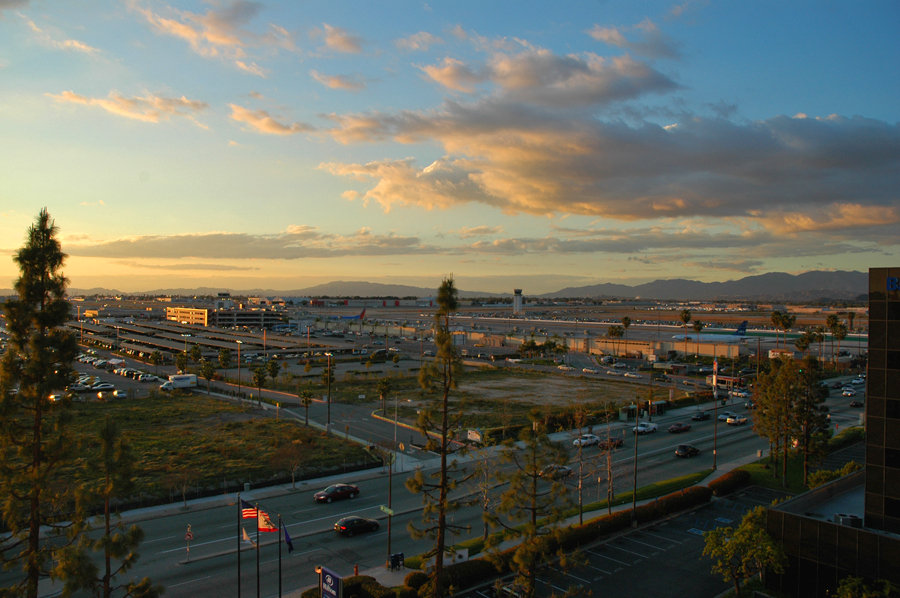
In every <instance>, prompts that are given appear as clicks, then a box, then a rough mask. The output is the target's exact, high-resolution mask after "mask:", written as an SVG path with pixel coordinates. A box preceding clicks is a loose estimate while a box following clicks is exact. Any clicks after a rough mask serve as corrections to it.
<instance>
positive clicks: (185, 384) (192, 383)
mask: <svg viewBox="0 0 900 598" xmlns="http://www.w3.org/2000/svg"><path fill="white" fill-rule="evenodd" d="M196 387H197V374H175V375H172V376H169V379H168V380H167V381H166V382H163V383H162V384H160V386H159V389H160V390H175V389H176V388H196Z"/></svg>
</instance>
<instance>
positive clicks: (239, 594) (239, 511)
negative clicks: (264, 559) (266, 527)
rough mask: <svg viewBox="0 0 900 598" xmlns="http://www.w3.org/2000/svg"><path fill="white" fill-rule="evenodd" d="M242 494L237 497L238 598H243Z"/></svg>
mask: <svg viewBox="0 0 900 598" xmlns="http://www.w3.org/2000/svg"><path fill="white" fill-rule="evenodd" d="M241 511H242V509H241V493H240V492H238V496H237V556H238V566H237V575H238V584H237V590H238V594H237V595H238V598H241V519H242V516H241Z"/></svg>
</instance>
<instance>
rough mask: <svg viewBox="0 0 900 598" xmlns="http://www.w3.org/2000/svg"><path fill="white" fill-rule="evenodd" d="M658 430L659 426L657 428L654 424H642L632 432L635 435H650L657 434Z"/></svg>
mask: <svg viewBox="0 0 900 598" xmlns="http://www.w3.org/2000/svg"><path fill="white" fill-rule="evenodd" d="M658 428H659V426H657V425H656V424H654V423H653V422H640V423H639V424H638V425H636V426H635V427H633V428H632V429H631V431H632V432H634V433H635V434H650V433H652V432H656V430H657V429H658Z"/></svg>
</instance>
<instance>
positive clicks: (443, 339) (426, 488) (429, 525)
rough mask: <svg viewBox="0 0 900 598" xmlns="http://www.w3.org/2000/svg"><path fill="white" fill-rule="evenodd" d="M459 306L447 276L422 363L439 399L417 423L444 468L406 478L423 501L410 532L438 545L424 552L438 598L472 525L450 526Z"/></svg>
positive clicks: (424, 380)
mask: <svg viewBox="0 0 900 598" xmlns="http://www.w3.org/2000/svg"><path fill="white" fill-rule="evenodd" d="M457 308H458V300H457V291H456V287H455V286H454V284H453V277H452V276H451V277H448V278H445V279H444V281H443V282H442V283H441V286H440V288H439V289H438V293H437V311H436V312H435V315H434V323H433V325H432V329H433V332H434V344H435V347H436V348H437V351H436V355H435V357H434V360H433V361H431V362H429V363H426V364H423V366H422V369H421V370H419V384H420V385H421V386H422V388H423V389H425V390H426V391H435V394H437V397H436V399H435V400H433V401H432V404H430V405H427V406H426V407H425V408H424V409H422V410H421V411H420V412H419V419H418V426H419V429H420V430H422V433H423V434H424V435H425V438H426V448H427V450H430V451H433V452H436V453H438V455H440V459H441V466H440V468H439V469H438V470H437V471H436V472H434V473H432V474H429V475H428V476H426V475H425V474H424V473H422V470H421V469H420V470H417V471H416V474H415V475H414V476H413V477H411V478H409V479H407V480H406V487H407V488H408V489H409V490H410V491H411V492H414V493H417V494H421V495H422V503H423V508H422V523H423V527H421V528H420V527H417V526H415V525H414V524H412V523H410V524H409V530H410V533H411V534H412V536H413V537H414V538H416V539H422V538H431V539H433V540H434V546H433V547H432V548H431V549H429V550H428V551H426V552H425V554H424V555H423V558H424V559H426V560H427V559H430V558H432V557H433V558H434V567H433V569H432V571H431V576H430V584H431V585H430V588H431V595H432V596H433V597H434V598H438V597H440V596H444V595H446V593H447V591H448V589H449V588H446V587H444V585H443V581H444V580H443V575H442V574H443V570H444V551H445V549H446V546H447V535H448V533H449V534H451V535H452V534H457V533H460V532H461V531H463V530H465V529H467V528H466V527H463V526H457V525H453V524H451V523H450V522H449V518H448V515H449V514H450V513H452V512H453V511H455V510H456V509H457V508H458V507H459V503H458V502H457V501H454V500H451V499H450V492H451V491H452V490H453V489H454V488H455V487H456V485H457V484H458V483H459V481H460V480H458V479H456V477H455V476H456V474H457V473H458V472H459V468H458V464H457V461H456V459H450V452H451V444H452V443H453V442H454V441H455V438H454V432H455V430H456V429H457V423H458V421H459V414H460V413H461V409H459V408H457V410H456V411H457V412H456V413H455V414H451V411H450V410H451V407H450V393H451V391H452V390H453V389H454V388H456V380H457V377H458V375H459V371H460V359H459V355H458V354H457V351H456V347H455V346H454V345H453V336H452V333H451V331H450V316H451V315H452V314H453V313H454V312H455V311H456V310H457Z"/></svg>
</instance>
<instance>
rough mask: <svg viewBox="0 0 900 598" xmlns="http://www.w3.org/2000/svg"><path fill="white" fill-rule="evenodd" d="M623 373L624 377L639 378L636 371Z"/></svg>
mask: <svg viewBox="0 0 900 598" xmlns="http://www.w3.org/2000/svg"><path fill="white" fill-rule="evenodd" d="M623 375H624V376H625V377H626V378H640V377H641V375H640V374H638V373H637V372H625V374H623Z"/></svg>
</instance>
